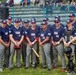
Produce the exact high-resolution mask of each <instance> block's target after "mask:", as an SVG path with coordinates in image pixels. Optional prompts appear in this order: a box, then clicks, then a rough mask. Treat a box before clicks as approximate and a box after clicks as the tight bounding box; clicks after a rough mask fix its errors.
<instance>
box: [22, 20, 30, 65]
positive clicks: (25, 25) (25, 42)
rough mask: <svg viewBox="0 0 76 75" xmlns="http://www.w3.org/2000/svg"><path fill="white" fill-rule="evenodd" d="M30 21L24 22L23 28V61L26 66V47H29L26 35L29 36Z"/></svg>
mask: <svg viewBox="0 0 76 75" xmlns="http://www.w3.org/2000/svg"><path fill="white" fill-rule="evenodd" d="M29 27H30V26H29V20H24V26H23V27H22V29H23V31H24V34H25V35H24V40H23V42H22V44H23V45H22V60H23V62H24V65H25V64H26V47H27V40H26V35H27V31H28V29H29Z"/></svg>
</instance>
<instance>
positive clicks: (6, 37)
mask: <svg viewBox="0 0 76 75" xmlns="http://www.w3.org/2000/svg"><path fill="white" fill-rule="evenodd" d="M0 36H1V37H2V40H4V41H8V40H9V30H8V29H7V27H5V28H2V27H0Z"/></svg>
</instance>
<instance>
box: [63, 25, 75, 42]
mask: <svg viewBox="0 0 76 75" xmlns="http://www.w3.org/2000/svg"><path fill="white" fill-rule="evenodd" d="M70 36H76V30H75V28H74V26H72V28H71V29H68V27H66V28H65V31H64V37H65V40H66V42H69V41H70Z"/></svg>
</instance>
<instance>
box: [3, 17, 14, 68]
mask: <svg viewBox="0 0 76 75" xmlns="http://www.w3.org/2000/svg"><path fill="white" fill-rule="evenodd" d="M11 23H12V17H11V16H9V17H8V18H7V25H6V28H7V29H8V30H9V31H10V29H11V27H13V25H12V24H11ZM9 55H10V46H9V49H8V50H7V51H5V55H4V67H8V65H9Z"/></svg>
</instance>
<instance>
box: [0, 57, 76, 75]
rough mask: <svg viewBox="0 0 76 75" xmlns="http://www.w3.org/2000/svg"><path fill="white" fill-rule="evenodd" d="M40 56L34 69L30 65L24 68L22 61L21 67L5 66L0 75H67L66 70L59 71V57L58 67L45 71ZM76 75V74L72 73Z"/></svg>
mask: <svg viewBox="0 0 76 75" xmlns="http://www.w3.org/2000/svg"><path fill="white" fill-rule="evenodd" d="M41 60H42V59H41V56H40V64H39V65H38V66H37V68H36V69H33V68H32V67H31V66H30V68H29V69H24V66H23V63H22V62H21V63H22V65H21V68H17V67H16V66H14V69H13V70H9V69H7V68H4V69H3V72H0V75H67V73H66V72H64V73H63V72H61V68H62V67H61V60H60V59H59V67H58V68H57V69H52V70H51V71H47V68H46V69H42V68H41ZM15 61H16V60H15V56H14V64H15ZM74 75H76V74H74Z"/></svg>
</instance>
